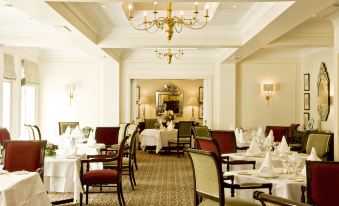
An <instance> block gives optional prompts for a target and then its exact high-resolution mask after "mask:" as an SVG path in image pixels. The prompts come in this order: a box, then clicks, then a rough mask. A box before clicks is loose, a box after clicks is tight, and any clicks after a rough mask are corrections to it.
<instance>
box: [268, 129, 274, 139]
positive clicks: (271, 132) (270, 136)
mask: <svg viewBox="0 0 339 206" xmlns="http://www.w3.org/2000/svg"><path fill="white" fill-rule="evenodd" d="M267 137H269V138H271V139H274V136H273V130H270V132H269V133H268V135H267Z"/></svg>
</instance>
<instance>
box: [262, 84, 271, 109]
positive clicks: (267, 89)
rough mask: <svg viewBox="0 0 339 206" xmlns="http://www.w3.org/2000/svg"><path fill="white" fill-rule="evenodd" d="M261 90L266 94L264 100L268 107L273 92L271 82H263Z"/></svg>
mask: <svg viewBox="0 0 339 206" xmlns="http://www.w3.org/2000/svg"><path fill="white" fill-rule="evenodd" d="M263 91H264V93H265V96H266V100H267V105H268V107H270V99H271V96H272V93H273V84H264V85H263Z"/></svg>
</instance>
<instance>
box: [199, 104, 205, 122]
mask: <svg viewBox="0 0 339 206" xmlns="http://www.w3.org/2000/svg"><path fill="white" fill-rule="evenodd" d="M203 117H204V105H203V104H199V114H198V118H199V119H203Z"/></svg>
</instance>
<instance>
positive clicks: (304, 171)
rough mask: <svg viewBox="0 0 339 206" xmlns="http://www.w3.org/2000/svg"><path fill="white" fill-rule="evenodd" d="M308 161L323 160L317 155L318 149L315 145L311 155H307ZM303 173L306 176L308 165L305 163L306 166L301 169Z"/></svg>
mask: <svg viewBox="0 0 339 206" xmlns="http://www.w3.org/2000/svg"><path fill="white" fill-rule="evenodd" d="M306 160H308V161H321V159H320V158H319V157H318V155H317V151H316V150H315V148H314V147H312V150H311V153H310V155H309V156H308V157H307V159H306ZM301 174H302V175H304V176H305V177H306V165H304V168H303V169H302V170H301Z"/></svg>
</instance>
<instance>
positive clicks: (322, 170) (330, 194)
mask: <svg viewBox="0 0 339 206" xmlns="http://www.w3.org/2000/svg"><path fill="white" fill-rule="evenodd" d="M338 174H339V162H321V161H306V176H307V201H308V203H309V204H312V205H317V206H328V205H334V203H335V202H339V195H338V194H339V187H338V185H339V175H338Z"/></svg>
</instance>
